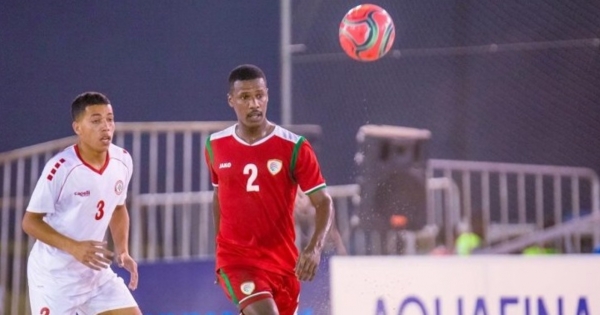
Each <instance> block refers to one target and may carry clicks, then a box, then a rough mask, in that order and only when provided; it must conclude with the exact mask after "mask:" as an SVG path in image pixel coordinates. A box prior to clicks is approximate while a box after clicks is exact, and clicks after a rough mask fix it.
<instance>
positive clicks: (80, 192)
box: [75, 190, 90, 197]
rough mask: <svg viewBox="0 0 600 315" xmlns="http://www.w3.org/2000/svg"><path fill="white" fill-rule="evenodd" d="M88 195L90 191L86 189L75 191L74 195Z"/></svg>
mask: <svg viewBox="0 0 600 315" xmlns="http://www.w3.org/2000/svg"><path fill="white" fill-rule="evenodd" d="M89 195H90V191H89V190H86V191H76V192H75V196H80V197H89Z"/></svg>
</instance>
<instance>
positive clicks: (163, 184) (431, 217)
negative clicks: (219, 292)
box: [0, 122, 600, 315]
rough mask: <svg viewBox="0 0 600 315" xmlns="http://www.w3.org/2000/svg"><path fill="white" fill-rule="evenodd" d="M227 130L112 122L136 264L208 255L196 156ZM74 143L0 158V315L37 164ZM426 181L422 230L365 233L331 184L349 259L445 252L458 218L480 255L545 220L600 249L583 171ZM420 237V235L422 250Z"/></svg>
mask: <svg viewBox="0 0 600 315" xmlns="http://www.w3.org/2000/svg"><path fill="white" fill-rule="evenodd" d="M231 124H232V122H148V123H119V124H118V125H117V130H116V132H115V143H116V144H117V145H119V146H122V147H124V148H127V149H128V150H129V151H130V152H131V155H132V157H133V159H134V168H135V169H134V177H133V178H132V181H131V185H130V192H129V198H128V199H129V209H130V213H131V238H130V243H131V245H130V249H131V254H132V255H133V256H134V257H136V259H138V260H140V261H150V262H151V261H158V260H168V259H173V258H178V259H186V258H198V257H209V256H212V255H213V254H214V231H213V226H212V215H211V202H212V192H210V180H209V174H208V172H207V169H206V166H205V163H204V161H203V160H204V156H203V151H204V145H205V141H206V138H207V137H208V135H209V134H210V133H211V132H214V131H216V130H220V129H223V128H225V127H227V126H229V125H231ZM75 140H76V139H75V137H68V138H64V139H59V140H55V141H51V142H46V143H42V144H39V145H35V146H31V147H26V148H22V149H17V150H13V151H10V152H5V153H0V174H1V176H2V179H1V180H0V184H1V185H2V186H1V189H0V211H1V212H0V292H3V295H4V298H3V299H2V301H1V302H3V303H0V305H2V304H4V307H3V308H0V310H2V309H3V310H4V312H3V314H6V315H9V314H10V315H14V314H28V311H27V309H28V307H27V302H26V290H25V288H26V274H25V271H26V268H25V266H26V257H27V253H28V251H29V248H30V247H31V245H32V240H31V239H30V238H28V237H27V236H26V235H25V234H24V233H23V232H22V230H21V228H20V222H21V218H22V216H23V214H24V211H25V208H26V205H27V202H28V199H29V195H30V194H31V192H32V190H33V188H34V186H35V184H36V182H37V179H38V177H39V173H40V172H41V170H42V168H43V166H44V164H45V162H46V161H47V160H48V159H50V158H51V157H52V156H53V155H54V154H56V153H57V152H58V151H60V150H62V149H63V148H64V147H67V146H69V145H71V144H72V143H73V142H74V141H75ZM427 176H428V179H427V196H428V202H427V209H426V210H424V211H427V226H426V228H424V229H423V231H420V232H407V231H398V230H390V231H378V235H365V233H364V232H363V231H361V229H360V226H359V225H357V224H356V220H355V219H356V214H357V209H358V205H359V204H360V194H359V186H358V185H356V184H350V185H341V186H330V187H329V188H328V189H329V193H330V194H331V195H332V197H333V199H334V205H335V208H336V223H337V227H338V229H339V232H340V234H341V238H342V240H343V242H344V244H345V245H346V247H347V248H348V249H349V251H350V253H352V254H378V253H382V252H384V251H385V252H386V253H392V254H400V253H402V254H415V253H423V252H427V250H428V249H430V247H433V246H436V245H439V244H443V245H445V246H446V247H448V248H452V247H453V244H454V240H455V238H456V236H457V230H456V227H457V225H458V224H459V223H461V222H465V221H466V222H469V223H470V224H471V226H472V227H473V228H474V229H475V230H477V228H480V229H481V235H482V236H483V240H484V245H485V246H486V248H488V249H493V248H497V249H498V251H497V252H505V251H506V250H505V248H510V249H511V250H518V249H519V248H522V246H526V244H530V243H531V242H534V241H537V240H538V238H537V237H538V236H528V233H537V234H536V235H541V236H539V237H541V238H543V239H546V238H547V237H550V236H552V237H555V236H556V235H557V234H556V233H557V232H556V230H552V231H554V232H549V231H550V230H546V231H544V227H546V226H547V225H548V224H549V223H548V220H547V219H549V218H550V219H552V221H554V222H553V224H554V225H557V226H558V227H556V228H555V229H560V233H559V234H560V237H564V238H566V237H570V238H572V240H573V242H572V244H573V248H572V251H573V252H581V247H580V245H579V244H580V243H581V242H580V241H581V238H584V237H592V238H593V241H594V244H595V245H599V244H600V224H590V223H589V222H591V221H585V222H588V223H585V224H584V223H582V224H580V225H576V226H575V225H574V224H575V223H573V224H571V223H568V222H571V221H570V220H573V221H572V222H580V221H576V220H575V219H577V218H582V217H584V216H585V215H587V214H589V213H592V214H594V218H596V217H597V216H598V214H599V213H600V210H599V204H598V203H599V201H600V197H599V184H598V176H597V175H596V174H595V173H594V172H593V171H592V170H590V169H585V168H576V167H558V166H539V165H520V164H506V163H486V162H469V161H448V160H430V161H429V166H428V173H427ZM594 220H595V219H594ZM594 222H595V221H594ZM561 224H564V227H560V225H561ZM547 233H550V234H547ZM548 235H550V236H548ZM514 237H517V238H516V239H513V238H514ZM419 238H425V239H426V240H427V242H426V244H423V243H420V241H419ZM524 238H527V239H524ZM382 239H387V242H385V243H386V244H387V246H390V244H391V247H393V249H394V250H390V249H389V248H388V249H382V248H381V244H382V242H381V241H382ZM511 242H512V243H511ZM398 244H401V245H402V248H400V247H399V246H398ZM494 246H496V247H494ZM500 246H503V247H500ZM515 248H517V249H515ZM1 296H2V295H1V294H0V297H1Z"/></svg>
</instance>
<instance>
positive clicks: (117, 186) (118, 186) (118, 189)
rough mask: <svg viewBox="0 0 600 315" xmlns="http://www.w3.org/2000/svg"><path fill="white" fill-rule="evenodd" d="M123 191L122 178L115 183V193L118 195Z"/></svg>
mask: <svg viewBox="0 0 600 315" xmlns="http://www.w3.org/2000/svg"><path fill="white" fill-rule="evenodd" d="M122 192H123V181H122V180H120V179H119V180H118V181H117V183H116V184H115V193H116V194H117V195H120V194H121V193H122Z"/></svg>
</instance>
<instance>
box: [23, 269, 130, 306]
mask: <svg viewBox="0 0 600 315" xmlns="http://www.w3.org/2000/svg"><path fill="white" fill-rule="evenodd" d="M29 302H30V304H31V313H32V314H43V315H75V314H78V315H96V314H99V313H102V312H106V311H110V310H116V309H121V308H129V307H137V303H136V302H135V299H134V298H133V296H132V295H131V292H130V291H129V289H128V288H127V286H126V285H125V282H123V279H122V278H120V277H114V278H112V279H111V280H109V281H108V282H106V283H105V284H103V285H101V286H99V287H97V288H95V289H94V290H93V291H91V292H87V293H84V294H79V295H73V296H65V295H63V294H57V293H56V291H55V290H52V288H46V290H41V289H39V288H35V287H33V286H31V285H30V286H29Z"/></svg>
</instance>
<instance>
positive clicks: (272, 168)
mask: <svg viewBox="0 0 600 315" xmlns="http://www.w3.org/2000/svg"><path fill="white" fill-rule="evenodd" d="M282 167H283V163H282V162H281V160H269V161H267V168H268V169H269V173H271V175H276V174H277V173H279V172H280V171H281V168H282Z"/></svg>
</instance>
